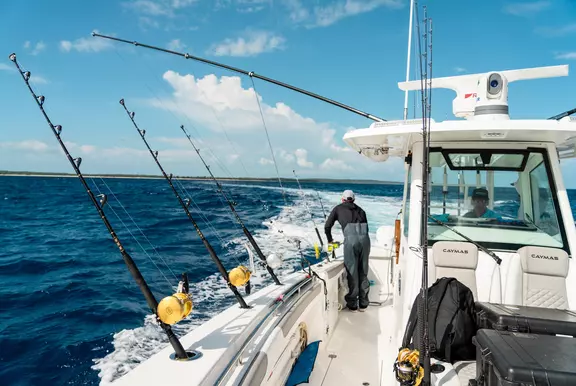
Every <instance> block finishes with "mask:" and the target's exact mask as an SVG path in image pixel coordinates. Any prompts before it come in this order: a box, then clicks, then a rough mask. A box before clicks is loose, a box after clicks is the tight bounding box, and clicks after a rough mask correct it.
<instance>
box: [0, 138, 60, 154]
mask: <svg viewBox="0 0 576 386" xmlns="http://www.w3.org/2000/svg"><path fill="white" fill-rule="evenodd" d="M0 148H5V149H16V150H24V151H34V152H41V151H46V150H48V149H49V146H48V145H47V144H46V143H44V142H42V141H38V140H35V139H29V140H24V141H17V142H0Z"/></svg>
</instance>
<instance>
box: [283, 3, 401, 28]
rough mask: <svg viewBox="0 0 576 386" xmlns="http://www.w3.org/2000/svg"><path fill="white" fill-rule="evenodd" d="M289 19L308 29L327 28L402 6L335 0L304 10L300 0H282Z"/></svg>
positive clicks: (398, 4)
mask: <svg viewBox="0 0 576 386" xmlns="http://www.w3.org/2000/svg"><path fill="white" fill-rule="evenodd" d="M284 5H285V6H286V7H287V8H288V10H289V12H290V14H289V18H290V20H291V21H292V22H294V23H296V24H304V25H305V26H306V27H308V28H315V27H327V26H329V25H332V24H334V23H336V22H338V21H340V20H342V19H345V18H348V17H351V16H355V15H359V14H362V13H366V12H371V11H373V10H375V9H377V8H380V7H388V8H392V9H399V8H402V7H403V6H404V2H403V1H402V0H337V1H334V2H333V3H331V4H329V5H324V6H314V7H311V8H306V7H305V6H304V5H303V2H302V1H300V0H284Z"/></svg>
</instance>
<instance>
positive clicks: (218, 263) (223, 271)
mask: <svg viewBox="0 0 576 386" xmlns="http://www.w3.org/2000/svg"><path fill="white" fill-rule="evenodd" d="M120 104H121V105H122V107H123V108H124V110H126V114H128V117H129V118H130V120H131V121H132V124H133V125H134V127H135V128H136V130H137V131H138V134H140V138H142V141H144V144H145V145H146V148H148V151H149V152H150V155H152V158H154V161H155V162H156V165H158V168H159V169H160V171H161V172H162V175H163V176H164V178H165V179H166V182H168V184H169V185H170V187H171V188H172V191H173V192H174V195H175V196H176V198H177V199H178V202H179V203H180V205H181V206H182V209H184V212H186V216H188V219H190V222H192V225H193V226H194V229H195V230H196V233H198V236H199V237H200V240H202V243H204V246H205V247H206V249H207V250H208V254H209V255H210V257H211V258H212V260H213V261H214V264H216V267H217V268H218V271H220V274H221V275H222V277H223V278H224V280H226V284H227V285H228V287H229V288H230V290H231V291H232V292H233V293H234V296H235V297H236V300H238V303H239V304H240V307H241V308H250V307H249V306H248V304H246V301H245V300H244V298H243V297H242V295H241V294H240V292H238V289H237V288H236V286H235V285H234V284H232V283H231V282H230V278H229V277H228V272H226V268H224V265H223V264H222V262H221V261H220V259H219V258H218V255H217V254H216V251H215V250H214V248H212V245H210V243H209V242H208V240H207V239H206V237H204V234H203V233H202V231H201V230H200V227H199V226H198V224H197V223H196V221H195V220H194V218H193V217H192V214H190V211H189V210H188V206H190V201H189V199H188V202H187V203H186V202H184V200H183V199H182V197H180V194H179V193H178V190H176V188H175V187H174V184H172V177H173V176H172V174H170V176H168V175H167V174H166V172H165V171H164V168H163V167H162V165H161V164H160V161H158V152H157V151H153V150H152V149H151V148H150V145H149V144H148V141H147V140H146V137H145V135H146V130H140V128H139V127H138V125H137V124H136V121H134V115H135V113H134V112H130V111H128V108H127V107H126V104H125V103H124V99H120Z"/></svg>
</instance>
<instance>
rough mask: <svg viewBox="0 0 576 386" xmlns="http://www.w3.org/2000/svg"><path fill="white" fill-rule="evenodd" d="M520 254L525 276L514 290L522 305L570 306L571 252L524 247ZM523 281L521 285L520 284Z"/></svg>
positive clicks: (562, 307)
mask: <svg viewBox="0 0 576 386" xmlns="http://www.w3.org/2000/svg"><path fill="white" fill-rule="evenodd" d="M518 255H519V256H520V263H521V266H522V280H521V281H520V282H517V285H516V288H512V290H513V291H516V293H517V295H516V298H520V299H521V302H522V303H521V305H524V306H532V307H545V308H561V309H565V308H568V295H567V292H566V276H568V254H567V253H566V252H565V251H563V250H562V249H557V248H544V247H523V248H520V249H519V250H518ZM520 283H521V288H518V287H520V285H519V284H520ZM518 293H521V297H520V296H518Z"/></svg>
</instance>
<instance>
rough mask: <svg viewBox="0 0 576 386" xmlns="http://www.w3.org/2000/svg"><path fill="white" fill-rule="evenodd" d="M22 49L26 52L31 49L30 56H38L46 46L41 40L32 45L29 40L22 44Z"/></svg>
mask: <svg viewBox="0 0 576 386" xmlns="http://www.w3.org/2000/svg"><path fill="white" fill-rule="evenodd" d="M24 48H25V49H26V50H30V49H31V51H30V55H38V54H39V53H40V52H42V51H44V50H45V49H46V44H45V43H44V42H43V41H42V40H40V41H39V42H38V43H36V44H32V43H31V42H30V41H29V40H26V41H25V42H24Z"/></svg>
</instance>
